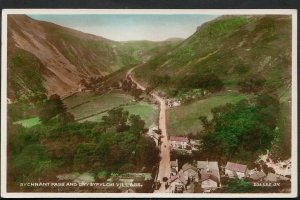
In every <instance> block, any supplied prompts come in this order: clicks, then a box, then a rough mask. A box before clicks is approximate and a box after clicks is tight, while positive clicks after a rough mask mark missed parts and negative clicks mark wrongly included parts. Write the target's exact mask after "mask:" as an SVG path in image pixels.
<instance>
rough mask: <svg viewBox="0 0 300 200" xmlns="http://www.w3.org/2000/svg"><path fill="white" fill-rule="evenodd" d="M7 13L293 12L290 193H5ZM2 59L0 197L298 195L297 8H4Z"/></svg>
mask: <svg viewBox="0 0 300 200" xmlns="http://www.w3.org/2000/svg"><path fill="white" fill-rule="evenodd" d="M8 14H215V15H262V14H277V15H292V108H291V110H292V126H291V127H292V158H291V159H292V176H291V183H292V187H291V193H265V194H263V193H210V194H208V193H183V194H174V193H122V194H120V193H20V192H15V193H13V192H7V185H6V183H7V173H6V172H7V171H6V170H7V160H6V158H7V157H6V155H7V15H8ZM1 48H2V54H1V56H2V62H1V66H2V67H1V196H2V197H17V198H18V197H19V198H22V197H23V198H24V197H25V198H30V197H31V198H46V197H79V198H86V197H91V198H113V197H118V198H130V197H136V198H138V197H147V198H149V197H161V198H170V197H172V198H183V197H186V198H188V197H190V198H199V197H205V198H216V197H218V198H228V197H230V198H241V197H245V198H251V197H252V198H253V197H256V198H282V197H297V194H298V191H297V189H298V185H297V181H298V174H297V169H298V167H297V164H298V160H297V133H298V124H297V123H298V122H297V106H298V102H297V10H296V9H4V10H2V45H1Z"/></svg>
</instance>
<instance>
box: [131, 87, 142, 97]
mask: <svg viewBox="0 0 300 200" xmlns="http://www.w3.org/2000/svg"><path fill="white" fill-rule="evenodd" d="M131 94H132V96H134V98H135V99H139V98H140V95H141V94H143V90H141V89H138V88H134V89H132V90H131Z"/></svg>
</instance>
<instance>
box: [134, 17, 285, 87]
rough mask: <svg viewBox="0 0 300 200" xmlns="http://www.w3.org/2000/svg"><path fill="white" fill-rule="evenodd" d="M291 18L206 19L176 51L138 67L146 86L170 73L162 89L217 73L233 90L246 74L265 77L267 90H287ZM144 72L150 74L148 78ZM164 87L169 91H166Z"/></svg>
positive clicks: (137, 72) (226, 85)
mask: <svg viewBox="0 0 300 200" xmlns="http://www.w3.org/2000/svg"><path fill="white" fill-rule="evenodd" d="M290 69H291V17H289V16H270V15H269V16H221V17H219V18H217V19H215V20H213V21H210V22H206V23H205V24H203V25H202V26H200V27H198V28H197V31H196V32H195V33H194V34H193V35H192V36H190V37H189V38H188V39H186V40H185V41H184V42H182V43H180V44H179V45H178V46H177V47H176V48H174V49H173V50H172V51H170V52H168V53H166V54H163V55H161V56H157V57H155V58H153V59H151V60H150V61H149V62H148V63H146V64H145V65H144V66H143V67H141V68H139V69H137V70H136V77H137V78H138V79H140V80H142V81H144V82H146V83H147V84H148V85H151V84H152V82H151V81H152V80H151V79H152V78H153V76H157V75H158V74H159V75H160V76H161V77H163V76H166V75H167V76H169V77H170V80H169V81H161V82H162V84H159V86H160V87H161V88H167V89H169V88H177V86H178V84H180V83H182V82H179V81H180V79H185V80H190V79H189V76H190V75H195V74H196V75H202V74H214V75H216V76H217V77H218V78H219V79H221V80H222V81H223V82H224V85H225V87H227V88H230V89H231V88H233V89H235V88H236V86H237V84H238V82H239V81H240V80H242V79H246V78H252V77H255V78H261V79H265V80H266V85H267V86H268V87H269V88H275V89H280V88H288V87H289V83H290V80H291V74H290V73H291V70H290ZM144 74H147V75H148V76H147V77H145V76H144ZM167 89H166V90H167Z"/></svg>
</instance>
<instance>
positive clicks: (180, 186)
mask: <svg viewBox="0 0 300 200" xmlns="http://www.w3.org/2000/svg"><path fill="white" fill-rule="evenodd" d="M169 183H170V186H169V189H170V191H171V192H172V193H182V192H183V191H184V190H185V189H186V185H187V183H188V181H187V180H186V179H185V178H184V176H183V174H182V173H178V174H177V175H175V176H171V177H170V180H169Z"/></svg>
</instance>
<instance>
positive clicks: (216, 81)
mask: <svg viewBox="0 0 300 200" xmlns="http://www.w3.org/2000/svg"><path fill="white" fill-rule="evenodd" d="M176 85H177V87H178V88H194V89H195V88H201V89H205V90H208V91H210V92H217V91H220V90H222V89H223V88H224V83H223V82H222V81H221V80H220V78H219V77H218V76H217V75H215V74H213V73H204V74H202V73H200V74H192V75H187V76H184V77H182V78H181V79H179V80H178V81H177V84H176Z"/></svg>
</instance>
